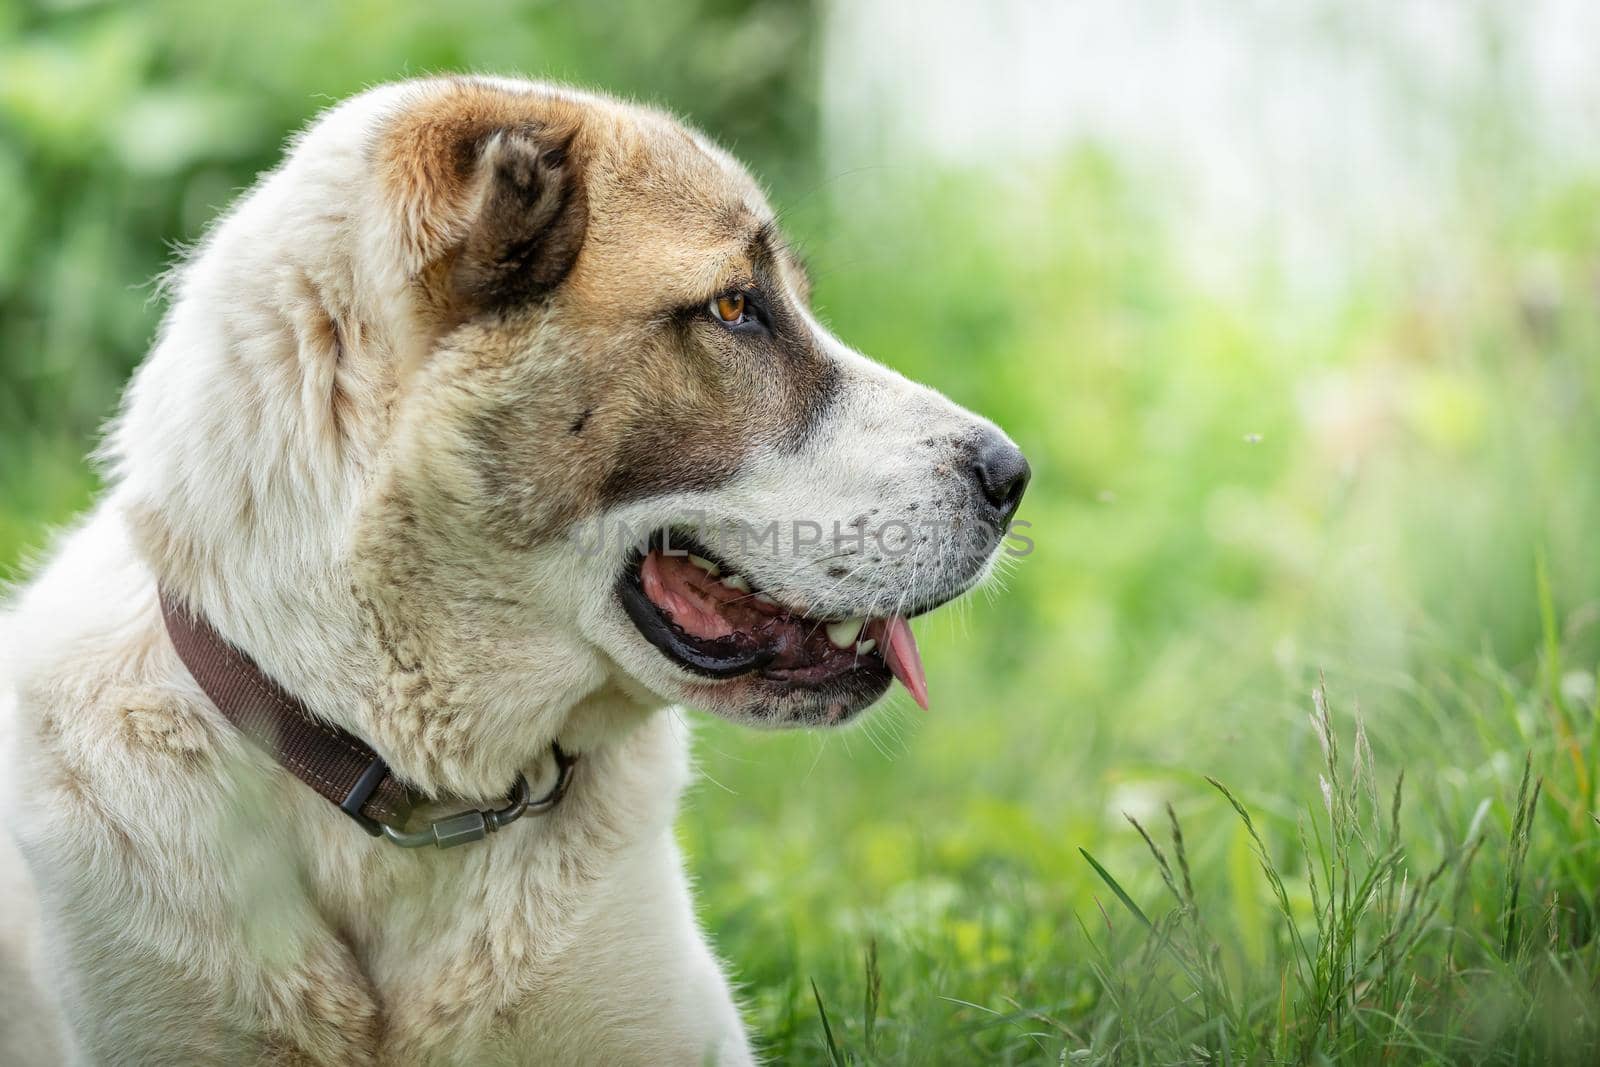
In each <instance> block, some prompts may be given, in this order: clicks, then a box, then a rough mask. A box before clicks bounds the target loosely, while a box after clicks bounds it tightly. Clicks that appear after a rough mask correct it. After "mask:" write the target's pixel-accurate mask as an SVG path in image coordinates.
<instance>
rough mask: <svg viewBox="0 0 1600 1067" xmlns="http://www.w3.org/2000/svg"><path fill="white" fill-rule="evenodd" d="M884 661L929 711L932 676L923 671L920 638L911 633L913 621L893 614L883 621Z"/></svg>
mask: <svg viewBox="0 0 1600 1067" xmlns="http://www.w3.org/2000/svg"><path fill="white" fill-rule="evenodd" d="M883 661H884V662H885V663H887V664H888V665H889V670H890V671H891V672H893V674H894V676H895V677H896V678H898V679H900V684H901V685H903V686H905V687H906V692H908V693H910V694H911V699H912V700H915V701H916V702H917V706H918V707H919V708H921V709H922V710H923V711H927V710H928V676H927V675H926V674H924V673H923V672H922V657H921V656H920V655H919V654H918V653H917V639H916V638H915V637H913V636H912V635H911V624H910V623H908V622H906V620H905V619H903V618H901V617H900V616H898V615H893V616H890V617H889V618H888V619H885V620H884V623H883Z"/></svg>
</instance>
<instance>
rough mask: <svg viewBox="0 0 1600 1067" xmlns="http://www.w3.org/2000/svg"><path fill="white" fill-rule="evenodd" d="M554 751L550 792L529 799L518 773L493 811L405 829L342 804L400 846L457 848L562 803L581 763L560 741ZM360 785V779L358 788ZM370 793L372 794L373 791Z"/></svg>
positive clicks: (462, 814) (377, 763)
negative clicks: (552, 778)
mask: <svg viewBox="0 0 1600 1067" xmlns="http://www.w3.org/2000/svg"><path fill="white" fill-rule="evenodd" d="M550 751H551V753H552V754H554V756H555V758H556V782H555V785H553V786H551V787H550V791H549V792H548V793H546V794H545V795H544V796H542V797H540V798H539V799H538V800H530V799H529V795H528V779H527V778H526V777H525V776H523V775H522V774H521V773H518V775H517V782H516V784H515V785H514V786H512V787H511V793H510V795H509V796H508V797H507V799H506V805H505V807H503V808H496V809H494V810H492V811H463V812H459V813H458V814H455V815H447V816H446V817H444V818H443V819H435V820H434V821H433V822H431V823H429V824H428V825H427V826H426V827H424V828H423V829H421V830H410V831H407V830H402V829H400V828H399V827H396V826H391V825H389V824H388V823H385V822H377V821H375V820H371V819H367V818H366V816H364V815H361V814H360V807H361V805H360V804H359V803H358V804H357V805H356V809H355V811H354V812H351V810H350V808H349V807H347V806H346V805H348V804H349V803H350V800H349V799H346V801H345V803H344V804H341V805H339V806H340V807H341V808H344V810H345V811H346V812H348V813H350V814H351V815H352V816H353V817H354V818H355V819H356V821H357V822H360V823H362V825H363V826H365V825H366V823H368V822H371V823H372V824H373V826H374V827H376V828H377V829H375V830H369V831H368V832H369V833H372V834H374V835H376V834H377V833H379V832H381V833H382V834H383V836H384V837H386V838H387V839H388V840H389V842H390V844H393V845H397V846H399V847H400V848H427V847H428V846H429V845H433V846H434V847H435V848H455V847H456V846H457V845H466V844H471V843H472V842H474V841H482V840H483V839H484V838H485V837H488V836H489V835H490V834H492V833H494V832H495V831H496V830H499V829H502V828H503V827H506V826H509V825H510V824H511V823H514V822H516V821H517V820H518V819H520V818H522V817H523V816H524V815H527V814H529V813H530V812H531V813H533V814H536V815H539V814H543V813H544V812H547V811H549V810H550V809H551V808H554V807H555V806H556V805H557V804H559V803H561V798H562V797H563V796H565V795H566V793H567V786H568V784H569V783H570V782H571V781H572V768H573V766H574V765H576V764H577V762H578V757H577V756H569V755H567V754H566V753H565V752H563V751H562V749H561V746H560V745H559V744H554V743H552V744H551V746H550ZM373 765H374V766H379V767H381V766H382V765H383V761H382V760H375V761H373ZM387 770H388V768H384V771H385V773H387ZM371 773H372V768H370V767H369V768H368V769H367V773H366V774H363V775H362V780H363V781H365V780H366V778H367V776H368V775H370V774H371ZM380 777H381V775H380ZM359 787H360V783H359V782H358V783H357V788H359ZM368 792H369V793H370V790H369V791H368ZM354 796H355V790H352V791H351V797H354ZM363 802H364V801H363Z"/></svg>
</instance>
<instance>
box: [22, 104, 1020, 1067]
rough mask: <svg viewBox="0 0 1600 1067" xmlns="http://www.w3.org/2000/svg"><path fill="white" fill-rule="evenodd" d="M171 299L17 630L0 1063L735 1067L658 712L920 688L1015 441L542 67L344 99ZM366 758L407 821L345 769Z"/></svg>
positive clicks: (229, 220) (684, 163)
mask: <svg viewBox="0 0 1600 1067" xmlns="http://www.w3.org/2000/svg"><path fill="white" fill-rule="evenodd" d="M169 283H170V288H169V292H170V294H171V297H170V305H169V308H168V311H167V314H166V316H165V319H164V321H163V324H162V326H161V329H160V332H159V335H158V337H157V340H156V342H155V344H154V345H153V347H152V350H151V352H150V353H149V356H148V357H147V359H146V360H145V361H144V363H143V364H142V366H141V367H140V369H139V370H138V371H137V372H136V374H135V376H134V378H133V380H132V382H131V384H130V385H129V387H128V390H127V392H126V395H125V397H124V402H123V405H122V408H121V411H120V414H119V416H118V418H117V419H116V421H115V423H114V424H113V426H112V428H111V430H110V431H109V433H108V435H107V438H106V443H105V445H104V447H103V450H102V455H101V458H102V460H103V462H104V465H105V469H106V481H107V489H106V491H105V493H104V494H103V496H102V498H101V499H100V500H99V502H98V503H97V505H96V506H95V507H94V508H93V510H92V511H91V512H90V514H88V516H87V517H86V518H85V519H84V520H83V521H82V522H81V523H80V524H79V525H77V526H76V527H75V528H73V529H72V530H70V531H68V532H67V533H65V534H64V535H63V537H62V538H61V540H60V542H59V544H58V545H57V546H56V548H55V550H54V552H53V555H52V556H51V558H49V559H48V561H47V562H46V563H45V564H44V565H43V566H42V567H41V568H40V569H39V572H38V573H37V574H36V576H35V577H34V578H33V579H32V580H31V582H29V583H28V584H27V585H26V586H24V587H23V588H21V589H20V590H18V591H17V592H16V594H15V596H14V598H13V602H12V604H11V606H10V608H9V610H8V613H7V615H6V616H5V617H4V620H3V624H0V625H3V626H4V638H5V647H6V652H7V662H6V663H5V667H4V670H5V683H6V684H5V690H6V692H7V694H8V695H7V696H6V697H4V698H3V699H4V700H5V704H4V708H3V713H0V738H3V744H4V746H5V750H6V751H5V753H4V755H5V760H6V766H7V771H6V774H5V778H4V782H5V791H6V799H5V810H6V825H7V827H8V829H9V830H10V831H11V837H12V838H14V841H8V842H6V843H5V845H4V846H3V847H4V849H5V852H4V853H3V855H0V879H3V886H4V888H5V889H6V890H7V896H8V900H9V901H10V903H9V904H8V907H7V915H6V918H5V920H4V921H3V923H0V929H3V933H0V973H3V974H7V975H8V977H10V978H12V979H14V981H9V982H8V983H7V987H6V988H7V992H6V993H5V994H4V996H5V998H6V1000H7V1007H6V1009H5V1010H4V1011H0V1022H3V1023H4V1025H5V1026H6V1027H7V1032H6V1034H5V1035H4V1036H3V1038H0V1049H3V1050H4V1051H0V1058H4V1059H5V1062H8V1063H27V1064H46V1063H52V1062H74V1063H92V1064H153V1063H160V1064H172V1063H183V1064H237V1063H272V1064H330V1065H332V1064H337V1065H352V1064H360V1065H365V1064H405V1065H410V1064H473V1065H481V1064H502V1063H503V1064H554V1063H562V1064H567V1063H571V1064H590V1063H593V1064H619V1063H649V1064H701V1063H707V1062H715V1063H720V1064H742V1063H750V1062H753V1061H754V1059H755V1056H756V1052H755V1051H753V1048H752V1043H751V1041H750V1038H749V1037H748V1035H747V1033H746V1030H745V1028H744V1026H743V1024H742V1022H741V1019H740V1015H739V1011H738V1009H737V1007H736V1002H735V998H734V995H733V992H732V990H731V988H730V983H729V981H728V979H727V977H726V976H725V975H724V973H723V967H722V965H721V964H720V963H719V961H718V959H717V958H716V956H715V955H714V954H713V952H712V949H711V948H710V946H709V945H708V943H707V940H706V938H705V936H704V934H703V933H702V931H701V930H700V928H699V927H698V925H697V922H696V918H695V914H694V911H693V909H692V906H691V899H690V894H689V890H688V885H687V882H686V878H685V874H684V871H683V865H682V861H681V857H680V856H679V853H678V849H677V847H676V846H675V844H674V840H673V836H672V823H673V818H674V812H675V809H676V805H677V803H678V797H679V794H680V792H681V791H682V790H683V788H684V786H685V783H686V780H687V778H688V775H689V769H688V768H689V765H688V756H687V739H686V728H685V726H684V722H683V720H682V718H681V717H680V716H679V714H678V713H676V712H675V711H674V710H672V709H674V708H675V707H678V706H689V707H693V708H696V709H701V710H703V711H705V712H709V713H711V714H715V715H720V716H722V717H724V718H727V719H730V720H733V721H736V722H741V723H747V724H749V725H752V726H757V727H794V726H821V727H832V726H837V725H840V724H842V723H845V722H848V721H850V720H851V719H852V718H853V717H854V716H856V715H857V714H858V713H860V712H861V711H862V710H863V709H865V708H867V707H868V706H869V705H871V704H873V703H874V702H876V701H877V700H878V699H879V698H880V697H882V696H883V695H884V693H885V691H886V690H887V688H888V687H889V686H890V685H891V684H892V683H893V682H894V681H895V680H896V679H898V680H899V681H900V682H901V683H903V684H904V685H905V686H906V688H907V689H908V690H910V692H911V695H912V697H913V699H915V700H916V701H917V702H918V703H921V704H924V705H926V703H927V691H926V682H925V678H924V674H923V670H922V666H921V663H920V660H919V658H918V653H917V649H916V644H915V640H914V638H913V636H912V632H911V628H910V626H909V624H908V622H907V620H908V619H910V618H912V617H915V616H916V615H918V614H920V613H922V612H925V611H929V610H931V609H933V608H935V607H937V606H939V605H941V604H943V603H945V602H947V601H949V600H951V599H952V598H954V597H957V596H959V595H960V594H962V593H963V592H965V591H967V590H968V589H970V588H972V587H973V586H974V585H976V584H978V583H979V582H981V581H982V580H983V579H984V578H985V577H986V576H987V575H988V574H989V573H990V572H991V571H992V570H993V568H994V566H995V561H996V558H997V556H998V555H999V554H1000V553H1001V551H1002V540H1003V538H1004V536H1005V528H1006V524H1007V523H1008V522H1009V520H1010V518H1011V516H1012V514H1013V513H1014V512H1015V510H1016V507H1017V504H1018V502H1019V500H1020V498H1021V495H1022V492H1023V490H1024V488H1025V486H1026V484H1027V480H1028V477H1029V471H1028V465H1027V462H1026V460H1025V459H1024V457H1023V455H1022V453H1021V452H1020V451H1019V450H1018V448H1017V447H1016V445H1015V444H1013V443H1012V441H1011V440H1010V439H1009V438H1008V437H1006V435H1005V434H1004V433H1002V432H1001V431H1000V430H999V429H998V428H997V427H996V426H994V425H993V424H992V423H990V422H988V421H986V420H984V419H982V418H980V417H978V416H976V415H974V414H972V413H970V412H968V411H965V410H963V409H962V408H960V407H958V406H957V405H955V404H954V403H952V402H951V401H949V400H947V399H945V398H944V397H943V396H941V395H939V394H938V393H936V392H934V391H933V390H931V389H929V388H926V387H924V386H921V385H918V384H914V383H912V382H910V381H908V380H906V379H905V378H903V377H901V376H899V375H897V374H895V373H893V372H892V371H890V370H888V369H886V368H884V367H882V366H880V365H878V364H876V363H873V362H871V361H870V360H868V359H867V358H865V357H864V356H862V355H859V354H857V353H856V352H854V351H853V350H851V349H850V348H848V347H847V346H846V345H845V344H844V343H843V342H841V341H840V340H838V339H837V338H835V337H834V336H833V335H832V334H830V333H829V332H828V331H827V330H826V329H825V328H824V327H823V326H822V325H820V324H819V323H818V321H817V319H816V318H815V317H814V316H813V314H812V312H811V311H810V310H809V283H808V281H807V275H806V271H805V268H804V267H803V265H802V264H801V262H800V260H799V258H798V257H797V256H796V255H795V253H794V252H793V251H792V250H791V248H790V247H789V246H788V245H787V244H786V243H785V241H784V239H783V237H782V235H781V233H780V230H779V229H778V227H777V224H776V222H775V216H774V214H773V211H772V209H771V208H770V207H769V206H768V204H767V202H766V200H765V198H764V197H763V195H762V193H761V191H760V189H759V188H758V186H757V185H756V183H755V182H754V181H753V180H752V179H751V178H750V177H749V175H748V174H747V173H746V171H745V170H744V169H743V168H742V167H741V166H740V165H739V164H738V163H737V162H736V161H735V160H734V159H733V158H732V157H731V156H729V155H728V154H727V153H725V152H724V151H722V150H720V149H719V148H717V147H716V146H714V145H713V144H712V143H710V142H709V141H708V140H707V139H706V138H705V137H703V136H702V135H700V134H698V133H696V132H694V131H693V130H691V129H689V128H687V127H686V126H684V125H683V124H681V123H680V122H678V121H677V120H675V119H674V118H672V117H671V116H669V115H667V114H664V113H662V112H660V111H656V110H652V109H649V108H646V107H642V106H638V105H635V104H631V103H626V102H621V101H617V100H613V99H610V98H605V97H602V96H598V95H589V94H585V93H580V92H577V91H572V90H568V89H565V88H559V87H552V86H548V85H544V84H540V83H534V82H526V81H520V80H511V79H496V78H487V77H450V78H435V79H425V80H419V81H412V82H405V83H400V84H395V85H388V86H383V87H379V88H376V89H373V90H370V91H367V92H365V93H363V94H361V95H359V96H356V97H353V98H351V99H349V100H347V101H345V102H343V103H341V104H339V105H337V106H335V107H333V108H332V109H330V110H329V111H327V112H325V113H324V114H323V115H322V116H320V117H319V118H318V119H316V120H315V121H314V122H313V123H312V124H311V125H310V126H309V127H308V128H307V129H306V130H305V131H303V132H302V133H301V134H300V135H298V136H297V137H295V138H294V139H293V140H292V141H291V142H290V146H289V149H288V151H287V152H286V154H285V157H284V160H283V162H282V163H281V164H280V165H279V166H278V167H277V169H275V170H273V171H271V172H269V173H267V174H266V175H264V176H263V177H262V178H261V179H260V180H259V181H258V183H257V184H256V185H255V186H254V188H253V189H251V190H250V191H249V192H248V193H247V194H245V195H244V196H243V197H242V198H241V199H240V200H239V201H238V202H237V203H236V204H235V206H234V207H233V208H232V209H231V210H230V211H229V212H228V213H227V214H226V215H225V216H224V217H223V218H222V219H221V220H220V221H218V222H217V223H216V224H215V225H214V226H213V227H212V229H211V230H210V231H209V233H208V235H207V236H206V237H205V238H204V240H203V241H202V242H201V243H200V244H199V246H198V247H197V248H196V249H194V250H193V252H192V253H191V254H190V255H189V256H188V257H187V259H186V261H185V262H184V263H183V264H181V266H179V267H178V268H176V269H175V271H174V272H173V275H172V277H171V278H169ZM885 313H889V314H892V313H893V309H892V308H889V309H885ZM819 531H826V533H827V536H820V537H819V536H817V534H818V532H819ZM196 648H199V650H200V651H199V652H196V651H195V649H196ZM207 656H210V657H212V658H211V659H207V658H206V657H207ZM216 657H224V660H225V663H226V665H225V666H223V667H218V666H217V663H219V662H223V660H218V659H217V658H216ZM219 678H220V679H221V681H220V682H219V681H218V679H219ZM219 686H220V687H221V688H220V689H219ZM230 687H231V688H230ZM219 694H223V695H219ZM230 694H231V695H230ZM237 694H244V696H242V697H241V696H238V695H237ZM253 699H258V700H262V701H269V702H270V703H271V707H272V708H273V709H275V710H274V714H278V715H279V716H280V717H279V718H278V719H277V720H275V722H276V724H277V728H279V729H283V730H291V731H292V730H301V729H304V730H307V731H312V732H313V733H314V734H315V736H314V737H313V740H312V741H311V742H308V744H310V745H311V747H312V749H313V750H314V756H315V759H314V760H312V761H311V762H310V763H300V764H297V763H295V762H294V759H295V757H294V756H293V755H292V754H291V753H289V752H288V751H287V745H286V744H285V745H280V746H279V748H278V749H275V748H274V742H273V736H274V735H271V732H270V731H268V732H267V733H266V734H263V733H262V732H261V731H259V730H258V731H257V732H256V733H254V734H252V732H251V730H249V729H246V728H244V727H241V726H240V725H239V723H240V721H242V718H241V716H243V715H245V714H246V713H245V712H240V711H239V709H238V708H236V707H234V706H233V705H234V704H235V703H236V702H237V700H245V701H247V702H248V701H249V700H253ZM260 706H263V707H264V706H266V705H260ZM285 709H289V710H285ZM296 709H298V710H296ZM296 716H300V717H299V718H296ZM263 738H265V739H263ZM318 738H320V739H321V740H317V739H318ZM330 738H331V739H332V740H329V739H330ZM317 746H323V747H322V748H318V747H317ZM279 749H282V750H279ZM374 754H375V755H374ZM369 756H370V757H372V760H373V762H372V763H371V767H372V768H375V769H376V770H377V772H378V773H381V774H383V775H386V776H392V781H393V782H397V783H401V786H402V788H403V790H404V791H405V794H406V795H407V796H409V797H415V798H417V807H416V808H415V809H414V810H413V811H412V812H411V813H410V814H409V815H406V816H392V818H393V819H394V820H395V822H396V824H395V825H390V824H388V823H384V822H383V820H382V819H377V818H369V817H368V816H367V815H364V814H362V812H363V811H365V810H367V809H364V808H361V807H360V804H361V802H362V801H363V799H364V798H366V797H368V796H370V795H372V792H371V783H370V782H368V783H367V784H365V785H359V784H358V785H356V786H350V787H349V795H350V796H351V797H356V803H355V804H354V806H352V805H351V804H348V803H340V802H339V797H340V796H341V795H343V793H344V791H345V788H346V787H345V786H344V785H339V787H338V789H336V790H321V791H322V792H323V795H319V790H320V787H321V786H322V785H326V784H328V783H326V782H322V781H321V780H320V778H319V775H318V772H317V770H316V767H317V766H319V765H320V764H317V763H316V762H315V760H320V759H323V758H324V757H326V758H327V759H334V758H335V757H338V758H354V759H357V760H358V763H359V761H360V760H365V759H367V758H368V757H369ZM308 767H309V768H310V769H307V768H308ZM513 783H516V786H513ZM308 784H309V785H310V786H311V787H309V788H308ZM517 787H520V789H521V791H520V793H518V794H517V795H516V796H512V794H514V793H516V790H517ZM363 789H364V790H367V791H366V792H363V793H361V795H360V796H359V797H358V796H356V794H357V792H360V790H363ZM330 796H331V798H332V799H333V800H334V802H333V803H330ZM508 797H511V799H507V798H508ZM519 798H520V799H519ZM530 798H543V799H542V800H533V801H530ZM519 804H520V805H521V806H520V807H518V805H519ZM341 808H343V809H344V810H341ZM463 809H467V810H466V814H464V815H460V816H454V815H452V813H455V812H461V811H462V810H463ZM473 809H490V810H489V811H488V812H485V813H483V814H478V813H475V811H474V810H473ZM519 815H520V818H519V817H518V816H519ZM463 819H464V820H466V822H465V823H463V822H462V821H461V820H463ZM513 819H515V820H516V821H515V822H514V823H511V822H510V820H513ZM473 820H476V821H475V822H474V821H473ZM430 821H431V822H432V825H433V830H432V831H431V833H432V834H433V836H432V837H431V838H428V837H427V835H428V834H429V833H430V831H429V830H428V829H427V824H428V823H429V822H430ZM358 823H359V824H360V825H358ZM506 823H509V824H506ZM467 824H470V826H468V827H467V828H468V829H470V830H471V833H466V834H465V836H464V837H462V836H461V834H462V832H463V831H462V827H463V826H464V825H467ZM419 826H420V829H419ZM364 830H365V831H366V832H363V831H364ZM380 831H381V832H380ZM487 831H495V832H494V833H493V834H492V836H489V835H488V833H487ZM419 833H420V834H422V835H423V837H424V838H427V840H428V841H429V842H431V843H436V844H441V845H443V844H448V843H453V842H454V841H455V840H457V839H462V840H469V843H467V844H465V845H464V846H463V847H460V848H451V849H449V850H442V849H439V848H427V849H413V848H400V847H395V845H396V843H402V842H405V841H406V840H410V843H413V844H414V843H416V839H417V835H418V834H419ZM374 834H376V835H377V836H373V835H374ZM452 835H454V836H452ZM446 838H450V840H446ZM476 838H483V839H482V840H478V839H476Z"/></svg>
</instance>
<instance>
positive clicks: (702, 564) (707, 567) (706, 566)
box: [689, 555, 722, 578]
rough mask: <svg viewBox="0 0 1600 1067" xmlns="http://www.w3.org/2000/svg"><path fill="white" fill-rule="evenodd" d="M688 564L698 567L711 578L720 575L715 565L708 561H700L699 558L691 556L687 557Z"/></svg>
mask: <svg viewBox="0 0 1600 1067" xmlns="http://www.w3.org/2000/svg"><path fill="white" fill-rule="evenodd" d="M689 562H690V563H693V564H694V565H695V566H696V567H699V568H700V569H701V570H703V571H705V572H706V573H707V574H709V575H711V577H713V578H715V577H716V576H717V575H719V574H721V573H722V571H721V570H719V569H718V568H717V565H716V564H715V563H712V562H711V561H710V560H709V559H702V558H701V557H699V556H695V555H691V556H690V557H689Z"/></svg>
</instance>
